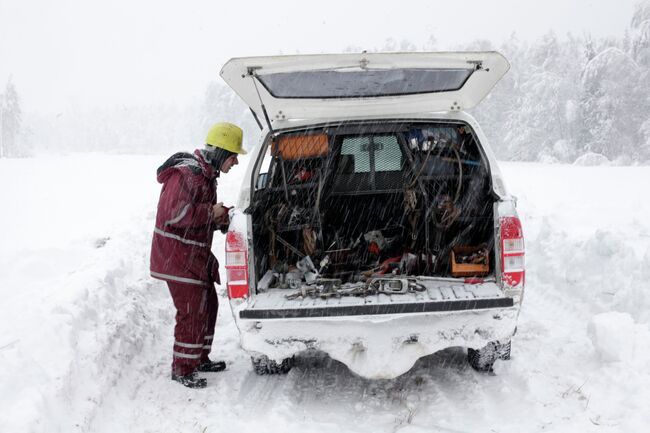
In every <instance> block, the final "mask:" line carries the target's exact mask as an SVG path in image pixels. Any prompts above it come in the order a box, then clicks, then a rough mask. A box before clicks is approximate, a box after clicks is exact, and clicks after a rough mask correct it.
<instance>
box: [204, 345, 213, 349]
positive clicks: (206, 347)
mask: <svg viewBox="0 0 650 433" xmlns="http://www.w3.org/2000/svg"><path fill="white" fill-rule="evenodd" d="M211 347H212V346H203V348H204V349H210V348H211Z"/></svg>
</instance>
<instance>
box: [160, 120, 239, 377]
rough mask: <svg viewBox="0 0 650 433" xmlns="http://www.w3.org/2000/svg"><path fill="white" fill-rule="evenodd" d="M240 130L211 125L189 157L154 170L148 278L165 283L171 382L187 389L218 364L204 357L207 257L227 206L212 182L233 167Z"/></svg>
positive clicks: (210, 331) (209, 320)
mask: <svg viewBox="0 0 650 433" xmlns="http://www.w3.org/2000/svg"><path fill="white" fill-rule="evenodd" d="M242 138H243V132H242V130H241V128H239V127H238V126H236V125H233V124H232V123H217V124H215V125H214V126H213V127H212V128H211V129H210V131H209V132H208V137H207V139H206V145H205V148H203V149H197V150H195V151H194V153H193V154H192V153H177V154H175V155H173V156H171V157H170V158H169V159H168V160H167V161H165V163H164V164H163V165H161V166H160V167H159V168H158V182H160V183H162V191H161V192H160V199H159V201H158V212H157V214H156V227H155V229H154V235H153V241H152V245H151V276H152V277H154V278H158V279H160V280H164V281H166V282H167V286H168V287H169V291H170V293H171V295H172V298H173V300H174V306H175V307H176V327H175V329H174V349H173V362H172V380H175V381H177V382H179V383H181V384H183V385H185V386H187V387H190V388H204V387H205V386H206V385H207V381H206V379H204V378H199V377H197V376H196V372H197V371H200V372H217V371H222V370H224V369H225V368H226V364H225V362H223V361H211V360H210V359H209V358H208V354H209V353H210V349H211V347H212V339H213V338H214V325H215V322H216V319H217V308H218V300H217V294H216V291H215V288H214V283H217V284H220V283H221V281H220V278H219V263H218V262H217V259H216V257H214V255H213V254H212V252H211V250H210V248H211V246H212V235H213V233H214V231H215V230H217V229H220V230H226V229H227V227H228V224H229V218H228V208H226V207H224V206H223V203H221V202H217V178H218V177H219V175H220V174H221V173H228V171H229V170H230V168H231V167H232V166H233V165H236V164H237V163H238V161H237V155H238V154H245V153H246V151H244V149H243V148H242Z"/></svg>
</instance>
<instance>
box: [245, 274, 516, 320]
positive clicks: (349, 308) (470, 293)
mask: <svg viewBox="0 0 650 433" xmlns="http://www.w3.org/2000/svg"><path fill="white" fill-rule="evenodd" d="M419 282H420V283H421V284H422V285H424V286H425V287H426V290H425V291H423V292H414V293H404V294H397V295H387V294H376V295H370V296H364V297H357V296H342V297H340V298H336V297H329V298H326V299H321V298H311V297H305V298H297V299H287V298H286V295H288V294H291V293H293V292H295V290H291V289H284V290H282V289H271V290H269V291H268V292H265V293H260V294H258V295H256V296H255V297H253V298H252V299H251V301H250V305H249V306H248V307H247V308H245V309H243V310H241V311H240V312H239V317H240V318H242V319H295V318H310V317H340V316H365V315H383V314H403V313H430V312H453V311H465V310H485V309H492V308H508V307H512V306H513V305H514V304H513V299H512V298H509V297H506V296H504V294H503V292H502V290H501V289H500V288H499V286H498V285H497V284H496V283H482V284H462V283H455V282H454V283H450V282H448V281H426V280H425V281H419Z"/></svg>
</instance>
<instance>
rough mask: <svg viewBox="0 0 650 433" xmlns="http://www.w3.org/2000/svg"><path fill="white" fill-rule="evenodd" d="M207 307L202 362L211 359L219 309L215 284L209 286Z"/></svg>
mask: <svg viewBox="0 0 650 433" xmlns="http://www.w3.org/2000/svg"><path fill="white" fill-rule="evenodd" d="M206 308H207V314H206V323H205V336H204V338H203V352H202V353H201V361H202V362H206V361H209V360H210V359H209V358H208V354H209V353H210V350H212V340H213V339H214V326H215V323H216V321H217V311H218V310H219V298H217V291H216V290H215V289H214V285H213V286H212V287H209V288H208V291H207V298H206Z"/></svg>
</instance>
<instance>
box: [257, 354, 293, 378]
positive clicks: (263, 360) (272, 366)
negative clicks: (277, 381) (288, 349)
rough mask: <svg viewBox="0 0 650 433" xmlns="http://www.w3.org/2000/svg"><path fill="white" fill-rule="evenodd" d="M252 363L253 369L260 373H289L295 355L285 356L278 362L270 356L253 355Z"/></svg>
mask: <svg viewBox="0 0 650 433" xmlns="http://www.w3.org/2000/svg"><path fill="white" fill-rule="evenodd" d="M251 363H252V364H253V370H254V371H255V373H257V374H259V375H264V374H287V373H288V372H289V370H291V367H293V357H291V358H285V359H283V360H282V362H280V363H277V362H275V361H274V360H272V359H269V357H268V356H266V355H262V356H252V357H251Z"/></svg>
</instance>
